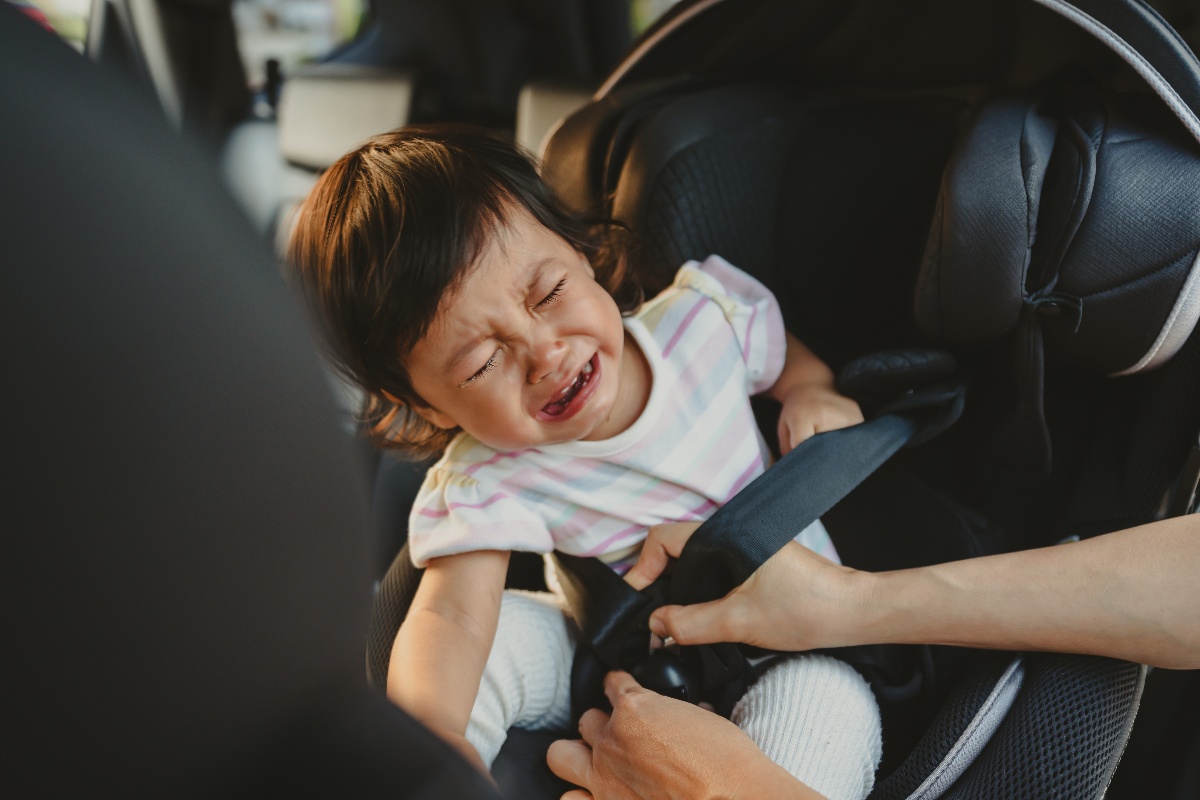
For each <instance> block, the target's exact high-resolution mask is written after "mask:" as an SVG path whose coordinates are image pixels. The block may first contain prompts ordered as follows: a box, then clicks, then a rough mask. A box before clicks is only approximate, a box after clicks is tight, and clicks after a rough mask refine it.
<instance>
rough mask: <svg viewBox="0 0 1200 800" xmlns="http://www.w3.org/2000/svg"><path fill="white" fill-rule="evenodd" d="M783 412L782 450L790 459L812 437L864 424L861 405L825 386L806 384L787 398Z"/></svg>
mask: <svg viewBox="0 0 1200 800" xmlns="http://www.w3.org/2000/svg"><path fill="white" fill-rule="evenodd" d="M782 402H783V409H782V410H781V411H780V412H779V431H778V432H779V450H780V452H781V453H783V454H784V455H786V454H787V453H788V452H790V451H791V450H792V448H794V447H795V446H796V445H798V444H800V443H801V442H803V441H804V440H805V439H807V438H809V437H810V436H812V435H814V434H817V433H822V432H824V431H835V430H837V429H838V428H848V427H850V426H851V425H857V424H858V423H860V422H862V421H863V413H862V409H860V408H859V407H858V403H856V402H854V401H853V400H851V399H850V398H849V397H846V396H845V395H844V394H840V393H839V392H838V391H837V390H836V389H834V388H833V387H832V386H829V385H827V384H824V383H804V384H800V385H798V386H795V387H793V388H792V389H791V390H790V391H788V393H787V394H786V395H785V396H784V397H783V400H782Z"/></svg>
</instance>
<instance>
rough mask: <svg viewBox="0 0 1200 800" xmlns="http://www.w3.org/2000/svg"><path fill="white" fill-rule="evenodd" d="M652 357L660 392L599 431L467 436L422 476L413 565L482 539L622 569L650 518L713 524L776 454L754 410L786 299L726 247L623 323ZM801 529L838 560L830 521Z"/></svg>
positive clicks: (804, 539) (779, 349) (809, 542)
mask: <svg viewBox="0 0 1200 800" xmlns="http://www.w3.org/2000/svg"><path fill="white" fill-rule="evenodd" d="M624 323H625V328H626V330H628V331H629V333H630V335H631V336H632V337H633V338H634V340H635V341H636V342H637V344H638V346H639V347H640V348H641V350H642V352H643V353H644V354H645V356H646V359H647V361H648V362H649V364H650V368H651V373H652V376H653V380H652V386H651V389H650V397H649V400H648V401H647V403H646V407H645V409H644V410H643V412H642V414H641V416H640V417H639V418H638V419H637V421H635V422H634V424H633V425H631V426H630V427H629V428H628V429H626V430H625V431H623V432H622V433H620V434H618V435H617V436H615V437H613V438H611V439H606V440H603V441H574V442H563V443H558V444H552V445H545V446H541V447H538V448H536V449H526V450H517V451H510V452H500V451H497V450H495V449H493V448H491V447H488V446H487V445H484V444H481V443H480V442H479V441H478V440H476V439H475V438H473V437H471V436H469V435H467V434H465V433H464V434H460V435H459V436H458V437H456V438H455V439H454V441H453V442H452V443H451V444H450V446H449V447H448V448H447V450H446V453H445V454H444V455H443V457H442V458H441V459H440V460H439V461H438V462H437V463H436V464H435V465H434V466H433V467H432V468H430V470H429V472H428V473H427V474H426V477H425V481H424V483H423V485H422V486H421V489H420V491H419V493H418V495H417V499H416V502H415V503H414V506H413V510H412V513H411V517H410V520H409V542H410V545H409V547H410V552H411V554H412V559H413V562H414V563H415V564H416V565H417V566H418V567H420V566H424V565H425V563H426V562H427V561H428V560H429V559H431V558H436V557H439V556H446V555H453V554H456V553H464V552H470V551H474V550H484V549H486V550H521V551H531V552H535V553H549V552H550V551H551V550H558V551H560V552H564V553H569V554H572V555H583V556H597V557H599V558H601V559H603V560H604V561H606V562H608V563H609V564H610V565H612V566H613V567H614V569H617V570H618V571H621V572H623V571H624V570H626V569H628V567H629V566H631V565H632V563H633V562H634V561H635V560H636V555H637V551H638V549H639V548H640V545H641V543H642V541H643V540H644V539H645V537H646V531H647V529H648V528H649V527H650V526H652V525H656V524H659V523H661V522H671V521H677V522H692V521H696V522H698V521H703V520H705V519H707V518H708V517H709V516H711V515H712V513H713V512H714V511H715V510H716V509H717V508H718V507H720V506H721V505H722V504H724V503H725V502H727V501H728V500H729V499H730V498H731V497H733V496H734V495H735V494H737V492H738V491H739V490H740V489H742V488H743V487H744V486H746V484H748V483H750V481H752V480H754V478H756V477H757V476H758V475H760V474H761V473H762V472H763V470H764V469H765V468H766V466H767V464H768V463H769V458H770V456H769V451H768V449H767V447H766V444H765V442H764V441H763V439H762V435H761V434H760V433H759V430H758V427H757V425H756V424H755V420H754V415H753V413H752V411H751V409H750V402H749V398H750V396H751V395H754V394H758V393H760V392H763V391H766V390H767V389H769V388H770V387H771V386H772V385H773V384H774V383H775V381H776V380H777V379H778V377H779V374H780V372H781V371H782V369H783V360H784V352H785V348H786V340H785V336H784V328H783V319H782V317H781V315H780V313H779V306H778V304H777V303H776V301H775V298H774V296H773V295H772V294H771V292H770V291H769V290H768V289H767V288H766V287H765V286H763V285H762V284H761V283H759V282H758V281H757V280H755V279H754V278H752V277H751V276H749V275H747V274H746V273H744V272H742V271H741V270H739V269H737V268H736V267H733V266H732V265H730V264H729V263H728V262H726V261H725V260H723V259H721V258H720V257H718V256H710V257H709V258H707V259H706V260H705V261H704V262H702V263H698V262H695V261H691V262H688V263H687V264H685V265H684V266H683V267H681V268H680V270H679V273H678V275H677V276H676V278H675V282H674V283H673V284H672V285H671V286H670V287H669V288H668V289H666V290H665V291H664V292H663V293H662V294H660V295H658V296H657V297H655V298H654V299H652V300H650V301H648V302H646V303H645V304H643V305H642V307H641V308H640V309H638V311H637V313H636V314H634V315H633V316H630V317H626V318H625V320H624ZM798 533H800V535H799V536H798V537H797V538H798V539H799V540H800V541H801V543H803V544H805V545H806V546H808V547H810V548H812V549H813V550H816V551H817V552H819V553H822V554H823V555H825V556H826V557H829V558H832V559H835V560H836V558H837V553H836V551H834V549H833V545H832V544H831V543H830V541H829V537H828V535H827V534H826V533H825V530H824V528H823V527H822V526H821V524H820V522H819V521H818V522H816V523H814V524H813V525H812V526H810V527H809V528H808V529H806V530H805V531H803V532H798Z"/></svg>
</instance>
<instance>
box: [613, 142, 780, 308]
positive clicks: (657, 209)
mask: <svg viewBox="0 0 1200 800" xmlns="http://www.w3.org/2000/svg"><path fill="white" fill-rule="evenodd" d="M786 131H787V129H786V126H785V125H784V124H782V123H781V122H779V121H776V120H771V121H767V122H763V123H760V124H757V125H753V126H749V127H747V128H745V129H743V130H739V131H736V132H733V133H728V134H723V135H719V136H713V137H711V138H708V139H705V140H703V141H701V142H699V143H697V144H696V145H694V146H692V147H689V148H687V149H686V150H684V151H683V152H681V153H680V154H679V155H678V156H676V157H675V158H673V159H671V161H670V162H669V163H667V164H666V165H665V166H664V167H663V169H662V171H661V172H660V173H659V174H658V176H657V179H656V181H655V183H654V188H653V190H652V194H651V196H650V200H649V202H648V203H647V206H646V209H647V210H646V218H645V219H644V220H639V221H637V222H635V224H636V225H637V228H638V232H639V233H640V234H641V236H642V248H643V250H642V253H641V255H640V257H639V259H638V261H639V263H640V265H641V267H640V269H639V274H640V275H641V276H643V278H644V280H645V288H646V294H647V296H653V295H654V294H656V293H657V292H658V291H659V290H661V289H662V288H664V287H665V286H667V285H668V284H669V283H670V282H671V280H672V279H673V278H674V276H675V271H676V270H677V269H678V268H679V266H680V265H681V264H683V263H684V262H685V261H687V260H688V259H692V258H695V259H701V258H705V257H707V256H709V255H712V254H713V253H716V254H719V255H721V256H722V257H723V258H725V259H726V260H728V261H729V262H730V263H731V264H734V265H735V266H737V267H739V268H741V269H744V270H746V271H747V272H750V273H751V274H753V275H755V276H757V277H759V278H760V279H762V280H763V281H764V282H768V283H769V282H770V274H769V273H770V268H771V265H772V263H773V252H772V243H773V241H774V225H775V209H776V207H777V205H778V196H777V195H778V191H779V182H780V177H781V176H780V170H779V169H778V167H777V166H776V165H777V164H778V160H779V158H781V156H780V155H779V154H780V152H781V149H782V148H783V146H784V145H785V143H786V141H787V137H786Z"/></svg>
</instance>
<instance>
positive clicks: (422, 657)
mask: <svg viewBox="0 0 1200 800" xmlns="http://www.w3.org/2000/svg"><path fill="white" fill-rule="evenodd" d="M508 556H509V554H508V551H500V550H480V551H477V552H472V553H462V554H460V555H453V556H444V557H442V558H435V559H432V560H430V562H429V564H428V566H427V567H426V568H425V574H424V575H423V576H422V578H421V584H420V586H419V587H418V588H417V594H416V597H415V598H414V599H413V604H412V607H411V608H409V611H408V616H407V617H406V618H405V620H404V624H402V625H401V626H400V631H399V633H397V634H396V641H395V643H394V644H393V645H392V657H391V661H390V662H389V664H388V679H387V694H388V697H389V698H391V700H392V701H393V702H395V703H396V704H397V705H399V706H401V707H402V708H404V709H405V710H406V711H407V712H408V713H410V714H412V715H413V716H414V717H416V718H417V719H418V720H420V721H421V722H423V723H424V724H425V725H426V726H428V727H429V728H430V729H432V730H433V731H434V732H435V733H437V734H439V735H440V736H442V738H444V739H446V740H447V741H449V742H450V743H451V744H453V745H454V746H455V747H457V748H458V750H459V751H460V752H462V753H463V754H464V755H465V756H466V757H467V758H468V759H469V760H470V761H471V762H472V763H474V764H475V765H476V766H478V767H479V768H480V769H481V770H483V771H484V772H485V773H486V772H487V770H486V768H485V767H484V765H483V762H482V760H481V759H480V758H479V754H478V753H476V752H475V749H474V748H473V747H471V745H470V744H469V743H468V742H467V740H466V738H465V737H464V734H465V733H466V730H467V722H468V720H469V719H470V716H471V707H472V706H473V705H474V703H475V695H476V694H477V693H478V692H479V679H480V677H481V676H482V675H483V667H484V665H485V664H486V663H487V657H488V653H489V652H491V649H492V640H493V638H495V635H496V622H497V620H498V619H499V616H500V597H501V595H502V594H503V592H504V578H505V575H506V574H507V571H508Z"/></svg>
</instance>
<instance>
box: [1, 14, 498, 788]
mask: <svg viewBox="0 0 1200 800" xmlns="http://www.w3.org/2000/svg"><path fill="white" fill-rule="evenodd" d="M0 106H2V107H3V108H4V110H5V111H4V113H5V119H6V120H7V122H6V124H4V125H0V176H2V180H0V183H2V184H3V190H0V229H2V230H3V233H4V235H3V237H0V238H2V239H3V242H4V244H3V248H4V270H3V278H2V279H0V280H3V285H4V291H3V292H2V293H0V294H2V297H3V299H2V301H0V302H3V309H4V310H3V313H2V314H0V325H2V326H3V332H4V339H5V341H6V342H7V346H8V357H7V358H6V361H5V364H6V382H5V386H6V389H7V395H8V401H7V402H6V404H5V407H4V414H3V422H2V423H0V424H2V426H3V442H4V449H3V456H2V458H3V482H4V486H5V502H4V510H3V520H4V530H5V534H6V540H7V543H8V545H9V552H8V554H7V556H6V558H5V559H4V567H3V571H4V578H3V586H4V592H5V603H4V607H5V653H6V657H5V659H4V680H5V684H6V686H7V689H8V691H7V700H6V701H5V712H4V720H5V726H6V729H7V730H8V731H9V737H8V740H9V744H8V745H7V758H6V780H7V782H8V783H9V785H11V786H14V787H21V788H20V790H19V791H23V792H27V793H29V794H31V795H37V796H47V797H77V796H92V795H97V794H99V795H112V796H127V797H225V796H277V795H288V794H294V795H298V796H300V795H304V796H312V795H314V794H315V795H318V796H321V795H324V796H335V797H349V796H367V795H370V796H383V795H389V796H404V797H421V798H435V797H436V798H445V797H462V798H471V797H479V798H483V797H495V793H494V792H493V791H491V790H490V789H489V788H488V787H487V785H486V784H485V782H484V781H483V780H482V778H479V777H478V776H476V775H475V774H474V773H473V772H472V771H471V770H470V769H469V768H468V767H467V766H466V765H465V764H464V763H463V762H462V761H461V760H459V759H457V758H456V757H455V756H454V755H453V754H452V753H451V752H450V750H449V748H447V747H446V746H445V745H443V744H441V743H440V742H438V741H436V740H434V739H433V737H432V736H431V735H430V734H428V733H427V732H425V731H424V730H422V729H421V728H420V727H419V726H418V725H417V724H416V723H415V722H413V721H412V720H411V719H410V718H408V717H406V716H405V715H404V714H402V713H401V712H400V711H399V710H398V709H396V708H394V707H392V706H391V705H390V704H388V703H387V702H386V701H385V700H384V699H383V698H382V697H380V696H379V695H377V694H376V693H374V692H371V691H369V690H368V689H367V686H366V681H365V678H364V675H363V664H362V642H363V640H364V637H365V626H366V619H367V609H368V606H369V603H370V591H371V579H370V576H371V569H370V552H369V547H368V542H369V538H368V535H367V529H366V523H365V513H364V508H365V494H366V493H365V491H364V489H363V487H362V486H360V485H359V478H360V477H361V475H360V470H359V463H358V461H357V460H356V459H355V457H354V456H353V453H352V449H351V445H350V442H349V441H348V440H347V439H346V438H345V437H344V434H343V433H341V431H340V430H339V429H338V426H337V423H336V421H335V413H334V409H333V405H332V399H331V398H330V395H329V390H328V387H327V384H326V383H325V380H324V377H323V375H322V372H321V369H320V367H319V365H318V359H317V355H316V348H315V347H314V344H313V338H312V337H311V336H310V333H309V330H308V327H307V325H306V323H305V320H304V318H303V314H302V312H301V310H300V304H299V303H298V302H296V301H295V300H294V299H293V298H292V297H290V295H289V293H288V292H287V290H286V289H285V287H284V285H283V283H282V280H281V278H280V277H279V275H278V274H277V271H276V267H275V264H274V263H273V260H272V258H271V256H270V254H269V252H268V251H267V250H266V249H265V245H264V244H263V243H262V242H261V241H260V240H259V239H258V237H257V236H256V235H255V233H254V232H253V230H252V229H251V227H250V225H249V223H248V222H247V221H246V220H245V219H244V218H243V217H242V216H241V215H240V214H239V213H238V212H237V211H236V209H235V207H234V205H233V202H232V200H231V199H230V198H229V197H228V195H227V194H226V193H225V192H224V190H223V188H222V187H221V185H220V184H219V180H218V177H217V174H216V170H215V167H214V166H213V165H212V164H210V163H209V162H208V161H206V160H205V159H204V158H202V157H201V156H200V155H199V154H198V153H197V152H196V151H194V150H193V149H191V148H190V147H187V146H184V144H183V143H182V142H181V141H180V140H179V139H178V137H177V136H176V135H175V134H173V133H172V131H171V130H170V129H169V128H168V126H167V125H166V123H165V121H164V120H162V119H161V118H160V117H159V116H158V115H157V113H156V112H155V110H153V109H152V108H151V107H150V106H148V105H143V104H141V103H139V102H138V101H137V99H135V98H131V97H130V96H129V90H128V88H127V87H126V86H125V85H124V84H122V83H120V82H119V81H117V80H116V79H115V78H113V77H112V76H108V75H104V74H102V73H101V72H100V71H98V69H97V68H96V67H95V66H94V65H91V64H89V63H88V62H86V61H85V60H84V59H82V58H81V57H80V56H79V55H78V54H77V53H75V52H74V51H72V50H71V49H70V48H69V47H67V46H66V45H65V44H62V43H61V42H59V41H58V40H57V39H56V38H54V37H53V36H52V35H51V34H49V33H47V32H45V31H42V30H40V29H39V28H37V26H35V25H34V24H32V23H30V22H29V21H28V20H26V19H25V18H24V17H23V16H22V15H20V14H19V13H17V12H16V11H14V10H13V9H12V8H11V7H9V6H8V5H7V4H0Z"/></svg>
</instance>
